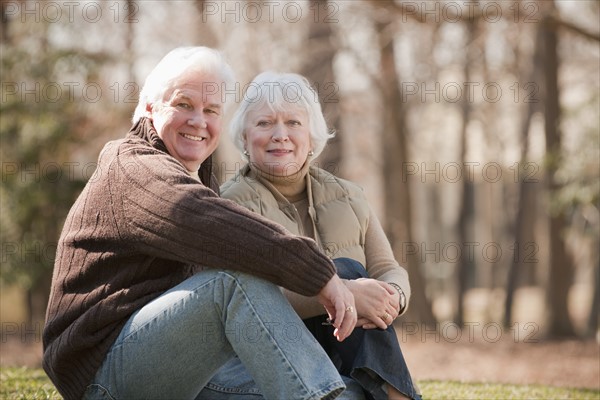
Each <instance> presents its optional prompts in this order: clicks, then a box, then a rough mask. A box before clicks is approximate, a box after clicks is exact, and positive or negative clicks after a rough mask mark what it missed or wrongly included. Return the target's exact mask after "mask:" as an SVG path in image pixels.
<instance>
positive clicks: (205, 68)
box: [132, 47, 234, 124]
mask: <svg viewBox="0 0 600 400" xmlns="http://www.w3.org/2000/svg"><path fill="white" fill-rule="evenodd" d="M189 71H194V72H200V73H206V74H210V75H213V76H216V77H218V78H219V79H220V80H221V82H214V83H213V84H216V85H225V86H226V87H227V86H229V85H232V84H233V83H234V75H233V70H232V69H231V67H230V66H229V64H227V62H226V61H225V59H224V58H223V56H222V55H221V53H220V52H218V51H217V50H214V49H211V48H208V47H178V48H176V49H173V50H171V51H170V52H169V53H167V55H166V56H164V57H163V59H162V60H160V62H159V63H158V64H157V65H156V67H154V69H153V70H152V71H151V72H150V74H149V75H148V77H147V78H146V81H145V82H144V86H143V87H142V90H141V91H140V98H139V100H138V104H137V106H136V108H135V111H134V113H133V118H132V120H133V123H134V124H135V123H136V122H137V121H138V120H139V119H140V118H142V117H143V116H144V115H146V107H147V106H148V105H152V104H155V103H158V102H160V101H162V100H163V96H164V95H165V93H166V92H167V90H168V89H170V88H171V86H172V85H173V83H174V82H175V81H176V80H177V79H178V78H180V77H181V76H182V75H184V74H185V73H187V72H189ZM220 89H221V93H225V90H224V89H225V88H223V87H221V88H220ZM223 101H224V102H225V99H223Z"/></svg>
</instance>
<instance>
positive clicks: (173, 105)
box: [148, 71, 223, 172]
mask: <svg viewBox="0 0 600 400" xmlns="http://www.w3.org/2000/svg"><path fill="white" fill-rule="evenodd" d="M220 82H221V81H220V80H219V79H217V77H216V76H214V75H211V74H204V73H200V72H195V71H191V72H187V73H185V74H183V75H182V76H181V77H180V78H179V79H177V80H176V81H175V83H174V84H173V85H172V86H171V87H170V88H169V89H168V90H167V91H166V92H165V94H164V96H163V99H162V101H161V102H160V103H157V104H152V105H149V107H148V112H149V117H150V119H152V123H153V125H154V128H155V129H156V132H157V133H158V136H159V137H160V138H161V139H162V141H163V142H164V143H165V146H166V147H167V150H168V151H169V154H171V155H172V156H173V157H175V158H176V159H177V160H178V161H179V162H181V163H182V164H183V165H184V166H185V168H186V169H187V170H188V171H190V172H193V171H197V170H198V168H200V164H202V163H203V162H204V160H206V159H207V158H208V157H209V156H210V155H211V154H212V153H213V152H214V151H215V149H216V148H217V146H218V144H219V138H220V136H221V128H222V124H223V116H222V114H223V104H222V101H221V95H220V94H221V92H220V90H215V89H216V88H219V89H220V87H221V84H220Z"/></svg>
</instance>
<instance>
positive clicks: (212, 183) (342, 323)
mask: <svg viewBox="0 0 600 400" xmlns="http://www.w3.org/2000/svg"><path fill="white" fill-rule="evenodd" d="M231 81H232V74H231V69H230V67H229V66H228V65H227V64H226V63H225V62H224V61H223V59H222V58H221V56H220V55H219V53H218V52H216V51H214V50H212V49H208V48H204V47H192V48H179V49H175V50H173V51H172V52H170V53H169V54H167V55H166V56H165V57H164V58H163V60H162V61H161V62H160V63H159V64H158V65H157V66H156V67H155V68H154V70H153V71H152V72H151V73H150V75H149V76H148V78H147V79H146V82H145V84H144V87H143V89H142V91H141V93H140V100H139V103H138V106H137V108H136V111H135V115H134V118H133V122H134V124H133V127H132V128H131V129H130V130H129V132H128V133H127V135H126V137H125V138H124V139H121V140H116V141H113V142H110V143H108V144H107V145H106V146H105V147H104V149H103V150H102V152H101V154H100V157H99V161H98V167H97V169H96V172H95V174H94V175H93V176H92V177H91V179H90V180H89V182H88V183H87V185H86V187H85V188H84V189H83V192H82V193H81V195H80V196H79V198H78V199H77V201H76V202H75V204H74V205H73V207H72V208H71V211H70V213H69V215H68V217H67V219H66V222H65V225H64V228H63V232H62V234H61V237H60V241H59V244H58V249H57V254H56V261H55V266H54V275H53V280H52V289H51V295H50V301H49V304H48V311H47V316H46V325H45V328H44V334H43V342H44V359H43V364H44V369H45V370H46V372H47V374H48V376H49V377H50V378H51V379H52V381H53V382H54V384H55V385H56V387H57V388H58V390H59V392H60V393H61V394H62V395H63V396H64V397H65V398H66V399H68V400H70V399H81V398H82V397H83V398H85V399H109V398H110V399H138V398H139V399H194V398H196V397H197V395H198V394H199V392H200V391H201V390H202V388H203V387H204V386H205V385H206V383H207V382H208V380H209V379H210V377H211V376H212V375H213V374H214V373H215V371H217V370H218V369H219V368H220V367H221V366H222V365H223V364H225V363H226V362H227V361H228V360H229V359H231V358H232V357H234V356H235V357H239V359H242V360H243V362H244V364H245V365H246V366H247V367H248V369H249V370H250V371H251V373H252V375H253V376H254V377H255V379H256V381H257V382H258V385H259V387H260V390H261V392H262V393H264V394H265V396H267V397H269V398H272V399H284V398H285V399H314V398H333V397H334V396H336V395H337V394H339V392H340V391H342V389H343V388H344V384H343V381H342V379H341V378H340V376H339V374H338V372H337V371H336V369H335V367H334V366H333V364H332V363H331V362H330V360H329V358H328V357H327V354H326V353H325V352H324V351H323V349H322V348H321V346H319V344H318V343H317V341H316V340H315V339H314V337H313V336H312V335H311V334H310V332H308V330H306V328H305V326H304V324H303V323H302V321H301V320H300V318H298V316H297V315H296V313H294V311H293V309H292V308H291V306H290V304H289V303H288V302H287V301H286V299H285V298H284V296H283V295H282V293H281V291H280V290H279V286H284V287H286V288H287V289H289V290H292V291H295V292H298V293H300V294H303V295H316V296H317V297H318V298H319V301H321V302H322V304H323V305H324V306H325V307H326V308H327V310H328V312H329V313H330V314H331V317H332V318H335V322H336V332H335V335H336V337H337V339H338V340H344V339H345V338H346V337H347V336H348V335H349V333H350V332H351V331H352V329H353V328H354V326H355V324H356V320H357V319H356V315H355V313H354V307H355V304H354V299H353V297H352V294H351V293H350V292H349V291H348V290H347V289H346V288H345V287H344V285H343V283H342V282H341V280H340V279H339V278H338V277H337V276H336V274H335V268H334V264H333V263H332V262H331V260H329V259H328V258H327V257H326V255H324V254H323V253H322V252H320V251H319V249H318V248H317V246H316V245H315V243H314V242H313V241H312V240H310V239H306V238H299V237H297V236H294V235H291V234H290V233H289V232H287V231H286V230H285V229H284V228H282V227H281V226H279V225H277V224H275V223H273V222H270V221H268V220H267V219H265V218H263V217H261V216H260V215H257V214H255V213H251V212H249V211H248V210H247V209H245V208H243V207H240V206H239V205H237V204H235V203H234V202H232V201H229V200H225V199H221V198H220V197H219V196H218V189H219V188H218V185H217V184H216V180H215V179H214V176H213V175H212V173H211V162H210V161H211V154H212V153H213V151H214V150H215V148H216V147H217V144H218V142H219V136H220V132H221V125H222V115H223V108H224V104H223V96H222V93H223V92H222V90H223V89H225V86H224V85H226V84H229V83H230V82H231ZM265 249H277V253H276V254H275V253H273V252H266V251H265ZM279 256H280V257H283V258H284V259H285V262H282V259H281V258H280V257H279ZM290 336H292V337H293V338H294V340H295V341H294V342H290V340H289V337H290ZM298 343H301V344H302V346H301V347H299V346H298Z"/></svg>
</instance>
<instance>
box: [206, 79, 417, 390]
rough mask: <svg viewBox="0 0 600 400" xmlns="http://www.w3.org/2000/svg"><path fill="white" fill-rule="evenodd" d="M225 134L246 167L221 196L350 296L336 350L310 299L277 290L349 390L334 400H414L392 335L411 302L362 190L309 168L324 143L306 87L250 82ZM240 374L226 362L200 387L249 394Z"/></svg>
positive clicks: (292, 82)
mask: <svg viewBox="0 0 600 400" xmlns="http://www.w3.org/2000/svg"><path fill="white" fill-rule="evenodd" d="M230 134H231V136H232V138H233V141H234V143H235V144H236V146H237V147H238V149H239V150H240V151H241V153H242V154H243V157H244V158H245V159H246V160H247V161H248V163H247V164H246V165H245V166H244V167H243V168H242V169H241V170H240V171H239V173H238V174H237V176H235V177H234V178H232V179H231V180H230V181H228V182H226V183H225V184H224V185H223V186H222V187H221V194H222V196H223V197H224V198H228V199H232V200H234V201H235V202H237V203H239V204H241V205H242V206H244V207H246V208H248V209H249V210H251V211H253V212H256V213H258V214H261V215H263V216H265V217H267V218H268V219H270V220H272V221H275V222H278V223H280V224H282V225H283V226H284V227H286V228H287V229H288V230H289V231H290V232H292V233H294V234H297V235H301V236H307V237H310V238H312V239H314V240H315V241H316V243H317V244H318V245H319V248H321V249H322V250H323V251H325V252H326V253H327V254H328V255H329V256H330V257H331V258H334V262H335V264H336V267H337V270H338V274H339V275H340V277H342V278H345V279H346V280H345V281H344V283H345V284H346V285H347V287H348V288H349V289H350V291H351V292H352V293H353V295H354V298H355V301H356V311H357V313H358V322H357V329H355V330H354V332H353V333H352V335H351V336H350V337H349V339H348V340H347V341H345V342H344V343H336V342H334V341H332V340H330V339H329V338H328V335H329V334H330V330H331V327H329V326H328V325H327V324H328V323H329V320H328V319H327V315H325V313H324V310H323V307H321V306H320V305H319V304H318V302H317V300H316V298H314V297H310V296H308V297H306V296H302V295H299V294H296V293H293V292H291V291H289V290H286V289H284V292H285V294H286V296H287V298H288V300H289V301H290V302H291V304H292V306H293V307H294V309H295V310H296V312H297V313H298V314H299V315H300V317H301V318H302V319H303V320H304V321H305V323H306V325H307V326H308V327H309V329H310V330H311V332H312V333H313V334H314V335H315V337H316V338H317V339H318V340H319V342H320V343H321V345H322V346H323V347H324V348H325V350H326V351H327V353H328V354H329V355H330V357H331V359H332V361H333V362H334V364H335V365H336V367H337V368H338V371H339V372H340V373H341V374H342V376H343V377H344V378H345V380H346V384H347V385H348V388H349V390H348V391H346V392H344V393H343V394H342V398H364V397H366V398H373V399H384V398H385V399H387V398H395V399H397V398H419V397H420V396H419V395H418V393H416V390H415V387H414V385H413V383H412V380H411V377H410V374H409V371H408V369H407V366H406V363H405V361H404V358H403V356H402V352H401V350H400V346H399V344H398V340H397V337H396V333H395V330H394V328H393V326H392V323H393V321H394V319H395V318H396V317H397V316H398V315H399V314H402V313H403V312H404V311H405V310H406V306H407V304H408V299H409V297H410V286H409V281H408V275H407V272H406V270H405V269H404V268H402V267H400V265H398V263H397V262H396V260H395V259H394V255H393V253H392V250H391V246H390V244H389V241H388V240H387V238H386V236H385V234H384V232H383V229H382V227H381V225H380V223H379V221H378V219H377V217H376V216H375V214H374V212H373V211H372V209H371V208H370V206H369V204H368V203H367V200H366V199H365V196H364V194H363V191H362V190H361V189H360V188H359V187H358V186H357V185H355V184H353V183H351V182H348V181H346V180H342V179H340V178H337V177H335V176H334V175H331V174H330V173H328V172H326V171H324V170H323V169H320V168H318V167H316V166H311V163H312V162H313V160H314V159H315V158H316V157H317V156H318V155H319V154H320V153H321V151H322V150H323V148H324V147H325V144H326V142H327V140H328V139H329V138H330V137H331V136H332V135H331V134H330V133H329V132H328V129H327V125H326V123H325V119H324V117H323V114H322V111H321V106H320V104H319V101H318V98H317V96H316V93H315V92H314V91H313V90H312V89H311V87H310V85H309V84H308V82H307V80H306V79H304V78H303V77H302V76H300V75H296V74H289V73H287V74H279V73H273V72H265V73H262V74H260V75H258V76H257V77H256V78H255V79H254V80H253V81H252V83H250V84H249V85H248V89H247V92H246V94H245V96H244V98H243V100H242V102H241V104H240V106H239V108H238V110H237V112H236V114H235V115H234V117H233V119H232V121H231V131H230ZM244 374H245V372H244V371H243V366H242V365H241V363H240V362H239V361H236V360H233V361H231V362H230V363H228V364H227V365H226V366H225V367H224V368H223V369H221V370H220V371H219V373H218V374H217V375H216V376H215V377H214V378H213V379H212V380H211V383H210V384H209V386H208V387H209V388H210V390H212V391H213V393H211V395H212V397H215V398H216V396H217V395H218V394H219V393H223V392H226V391H231V389H232V385H233V384H234V383H237V384H239V385H238V387H237V388H236V389H237V390H238V391H244V392H245V393H247V394H248V395H251V394H253V393H255V392H256V391H254V390H253V388H252V384H251V382H250V378H249V377H248V376H247V375H244ZM234 375H235V376H237V377H235V378H234ZM243 376H245V378H241V377H243ZM244 379H245V380H244ZM363 396H364V397H363ZM207 398H208V397H207Z"/></svg>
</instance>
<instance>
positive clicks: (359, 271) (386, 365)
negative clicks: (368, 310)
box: [304, 258, 421, 400]
mask: <svg viewBox="0 0 600 400" xmlns="http://www.w3.org/2000/svg"><path fill="white" fill-rule="evenodd" d="M333 261H334V263H335V266H336V268H337V272H338V275H339V277H340V278H342V279H359V278H368V275H367V271H366V269H365V267H363V266H362V264H360V263H359V262H358V261H355V260H352V259H349V258H337V259H335V260H333ZM325 320H326V316H318V317H313V318H308V319H305V320H304V323H305V325H306V327H307V328H308V330H309V331H310V332H311V333H312V334H313V335H314V337H315V338H316V339H317V341H318V342H319V343H320V344H321V346H323V348H324V349H325V351H326V352H327V354H328V355H329V357H330V358H331V361H332V362H333V364H334V365H335V367H336V368H337V370H338V372H339V373H340V374H341V375H344V376H347V377H350V378H352V379H354V380H355V381H356V382H358V383H359V384H360V386H361V387H362V388H363V390H364V392H365V396H366V397H367V398H368V399H373V400H379V399H387V398H388V396H387V391H386V390H385V386H386V384H390V385H391V386H393V387H394V388H396V389H397V390H398V391H399V392H401V393H403V394H404V395H406V396H407V397H410V398H411V399H420V398H421V396H420V395H419V394H418V390H417V389H416V387H415V385H414V384H413V381H412V378H411V376H410V372H409V371H408V367H407V366H406V361H405V360H404V356H403V355H402V350H401V349H400V344H399V343H398V337H397V336H396V331H395V329H394V327H393V326H392V325H390V326H388V328H387V329H385V330H383V329H361V328H358V329H355V330H354V331H353V332H352V334H351V335H350V336H349V337H348V338H346V340H344V341H343V342H341V343H340V342H338V341H337V340H336V339H335V337H334V336H333V329H334V328H333V327H332V326H330V325H323V322H325Z"/></svg>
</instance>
